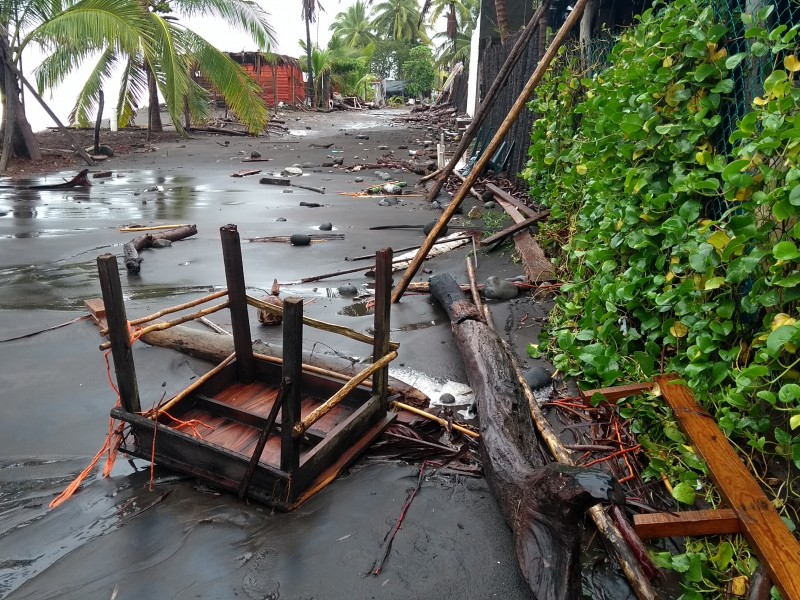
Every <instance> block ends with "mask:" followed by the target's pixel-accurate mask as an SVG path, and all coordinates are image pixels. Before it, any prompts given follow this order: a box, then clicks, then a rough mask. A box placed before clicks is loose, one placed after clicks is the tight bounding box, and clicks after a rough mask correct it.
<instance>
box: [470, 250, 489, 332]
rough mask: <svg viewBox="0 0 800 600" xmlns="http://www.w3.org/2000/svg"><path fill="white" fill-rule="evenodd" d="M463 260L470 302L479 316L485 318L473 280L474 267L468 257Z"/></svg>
mask: <svg viewBox="0 0 800 600" xmlns="http://www.w3.org/2000/svg"><path fill="white" fill-rule="evenodd" d="M465 260H466V262H467V277H469V289H470V292H472V301H473V302H474V303H475V308H477V309H478V312H479V313H480V314H481V316H482V317H484V318H485V315H484V311H483V309H484V304H483V302H481V293H480V291H478V281H477V280H476V278H475V266H474V265H473V264H472V261H471V260H470V259H469V256H467V257H466V258H465ZM487 308H488V307H487Z"/></svg>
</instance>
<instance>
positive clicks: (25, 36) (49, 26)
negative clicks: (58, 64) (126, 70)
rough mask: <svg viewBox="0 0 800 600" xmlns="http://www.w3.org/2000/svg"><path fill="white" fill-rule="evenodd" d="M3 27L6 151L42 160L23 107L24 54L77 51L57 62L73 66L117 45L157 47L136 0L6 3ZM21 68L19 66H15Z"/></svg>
mask: <svg viewBox="0 0 800 600" xmlns="http://www.w3.org/2000/svg"><path fill="white" fill-rule="evenodd" d="M0 23H2V25H3V28H2V35H3V38H4V39H3V43H2V44H0V46H2V50H3V51H2V53H1V54H2V61H3V64H2V68H0V74H2V82H3V85H2V86H0V95H1V96H2V103H3V114H4V115H6V116H7V118H6V119H4V120H3V128H4V136H3V139H4V142H5V141H8V144H5V148H4V151H5V152H6V153H8V152H10V148H9V146H10V147H11V149H13V152H14V154H15V155H16V156H20V157H26V158H38V157H39V156H40V154H39V149H38V146H37V145H36V140H35V138H34V136H33V132H32V129H31V126H30V123H29V122H28V119H27V116H26V114H25V108H24V106H23V104H22V102H21V101H20V95H21V88H22V85H21V80H20V75H19V73H20V71H21V69H19V68H18V65H20V64H21V61H22V56H23V53H24V52H25V51H26V50H27V49H28V48H30V47H31V46H32V45H35V44H39V45H42V46H44V47H45V48H48V49H50V50H51V51H52V52H54V53H55V52H56V49H59V48H65V47H66V46H68V45H72V46H73V48H74V52H73V54H72V55H71V56H68V55H67V54H66V53H63V52H62V53H60V54H59V57H58V58H57V59H54V60H61V61H63V62H64V63H72V62H75V61H80V60H83V59H85V58H87V57H89V56H90V55H91V54H92V53H93V52H94V51H95V50H96V49H97V48H102V47H106V46H111V45H113V46H114V47H116V48H117V49H118V50H119V51H121V52H132V51H134V50H135V49H136V48H139V47H145V48H148V49H149V48H151V47H152V39H151V38H150V36H149V35H148V34H147V33H146V32H147V23H146V19H145V18H144V16H143V14H142V10H141V7H140V6H139V5H138V3H137V2H135V1H134V0H77V1H76V0H0ZM15 65H16V66H15Z"/></svg>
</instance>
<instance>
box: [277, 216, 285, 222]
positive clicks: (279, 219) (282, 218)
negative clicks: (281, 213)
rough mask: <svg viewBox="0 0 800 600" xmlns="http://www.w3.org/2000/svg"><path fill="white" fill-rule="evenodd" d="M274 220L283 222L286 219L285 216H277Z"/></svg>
mask: <svg viewBox="0 0 800 600" xmlns="http://www.w3.org/2000/svg"><path fill="white" fill-rule="evenodd" d="M275 220H276V221H279V222H281V223H283V222H285V221H286V217H278V218H277V219H275Z"/></svg>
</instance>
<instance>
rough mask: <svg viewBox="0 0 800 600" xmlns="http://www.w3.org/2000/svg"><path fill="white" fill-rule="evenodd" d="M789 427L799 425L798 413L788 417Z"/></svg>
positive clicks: (795, 427) (793, 427) (799, 415)
mask: <svg viewBox="0 0 800 600" xmlns="http://www.w3.org/2000/svg"><path fill="white" fill-rule="evenodd" d="M789 427H791V428H792V429H797V428H798V427H800V414H797V415H792V418H791V419H789Z"/></svg>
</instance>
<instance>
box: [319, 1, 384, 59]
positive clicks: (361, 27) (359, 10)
mask: <svg viewBox="0 0 800 600" xmlns="http://www.w3.org/2000/svg"><path fill="white" fill-rule="evenodd" d="M330 29H331V31H332V32H333V36H334V37H335V38H338V39H340V40H341V41H342V43H343V44H344V46H345V47H347V48H364V47H365V46H367V45H368V44H369V43H370V42H372V41H373V40H374V39H375V33H374V32H373V31H372V23H371V22H370V20H369V15H368V13H367V3H366V2H364V0H356V2H355V4H353V5H352V6H349V7H348V8H347V10H346V11H344V12H340V13H338V14H337V15H336V17H335V18H334V20H333V24H332V25H331V27H330Z"/></svg>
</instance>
